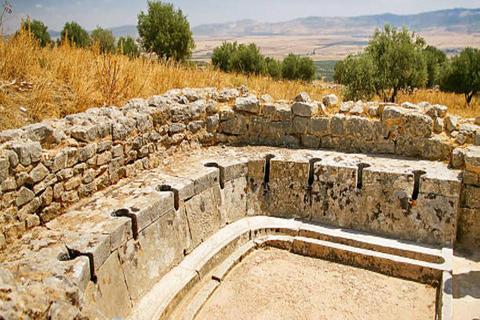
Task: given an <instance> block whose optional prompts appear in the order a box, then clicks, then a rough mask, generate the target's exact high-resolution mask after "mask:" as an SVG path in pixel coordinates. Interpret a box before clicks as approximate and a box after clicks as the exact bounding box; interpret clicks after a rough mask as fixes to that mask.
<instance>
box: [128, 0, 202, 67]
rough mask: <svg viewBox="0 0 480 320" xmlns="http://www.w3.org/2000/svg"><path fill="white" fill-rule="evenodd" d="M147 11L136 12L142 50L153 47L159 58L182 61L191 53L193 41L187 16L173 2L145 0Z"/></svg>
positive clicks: (193, 45)
mask: <svg viewBox="0 0 480 320" xmlns="http://www.w3.org/2000/svg"><path fill="white" fill-rule="evenodd" d="M147 3H148V12H147V13H144V12H143V11H141V12H140V14H139V15H138V27H137V28H138V33H139V34H140V37H141V38H142V45H143V47H144V49H145V50H147V51H149V50H152V51H153V52H155V53H156V54H157V55H158V56H159V58H163V59H175V60H176V61H185V60H186V59H188V58H189V57H190V56H191V54H192V49H193V48H194V47H195V43H194V41H193V38H192V31H191V30H190V24H189V23H188V20H187V18H186V17H185V16H184V15H183V13H182V10H180V9H178V10H174V8H173V4H171V3H163V2H156V1H147Z"/></svg>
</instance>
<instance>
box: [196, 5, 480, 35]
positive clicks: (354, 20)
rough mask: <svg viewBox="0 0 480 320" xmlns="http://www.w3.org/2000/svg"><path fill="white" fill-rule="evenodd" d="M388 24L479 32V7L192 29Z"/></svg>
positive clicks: (277, 31) (269, 31)
mask: <svg viewBox="0 0 480 320" xmlns="http://www.w3.org/2000/svg"><path fill="white" fill-rule="evenodd" d="M385 23H389V24H391V25H392V26H395V27H401V26H403V25H405V26H406V27H407V28H408V29H410V30H415V31H424V30H428V29H433V28H444V29H445V30H446V31H455V32H462V33H476V32H480V8H478V9H463V8H457V9H449V10H440V11H431V12H424V13H419V14H413V15H395V14H391V13H385V14H380V15H370V16H358V17H317V16H311V17H306V18H298V19H294V20H289V21H284V22H276V23H266V22H258V21H255V20H240V21H236V22H228V23H220V24H206V25H200V26H197V27H194V28H193V29H192V31H193V34H194V35H196V36H237V37H239V36H265V35H312V34H322V33H329V34H331V33H343V32H346V31H351V30H353V29H359V30H366V29H369V30H370V29H372V28H381V27H383V26H384V24H385Z"/></svg>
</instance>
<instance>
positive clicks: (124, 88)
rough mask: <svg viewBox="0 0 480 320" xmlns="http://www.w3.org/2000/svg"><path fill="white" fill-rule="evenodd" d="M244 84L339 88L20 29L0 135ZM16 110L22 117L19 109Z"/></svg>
mask: <svg viewBox="0 0 480 320" xmlns="http://www.w3.org/2000/svg"><path fill="white" fill-rule="evenodd" d="M243 84H245V85H247V86H248V88H249V89H250V90H251V91H252V92H253V93H255V94H257V95H262V94H266V93H268V94H270V95H271V96H273V97H274V98H275V99H288V100H291V99H293V98H294V97H295V95H296V94H298V93H299V92H302V91H305V92H307V93H308V94H309V95H310V96H311V97H312V99H315V100H321V99H322V97H323V96H324V95H326V94H329V93H332V92H333V93H336V94H339V92H338V90H334V89H325V88H323V87H322V86H318V85H313V84H305V83H302V82H299V81H274V80H272V79H271V78H269V77H261V76H249V77H247V76H244V75H235V74H227V73H223V72H220V71H217V70H214V69H212V68H206V69H205V68H203V69H200V68H197V67H191V66H184V65H177V64H173V63H168V62H158V61H157V60H152V59H147V58H134V59H131V58H129V57H127V56H123V55H119V54H114V55H102V54H100V53H99V49H98V47H93V48H88V49H81V48H75V47H71V46H69V45H63V46H60V47H54V48H41V47H39V45H38V44H37V42H36V41H35V40H34V39H33V38H32V37H31V35H29V34H28V32H27V31H22V32H21V33H20V35H19V36H17V37H15V38H10V39H9V40H8V41H7V40H6V39H4V38H0V130H5V129H10V128H16V127H20V126H23V125H25V124H29V123H34V122H39V121H42V120H44V119H48V118H60V117H64V116H66V115H68V114H72V113H77V112H81V111H84V110H86V109H88V108H91V107H100V106H103V105H117V106H121V105H123V104H124V103H125V102H127V101H128V100H129V99H131V98H134V97H144V98H145V97H148V96H151V95H155V94H162V93H164V92H165V91H167V90H169V89H173V88H185V87H216V88H218V89H221V88H229V87H230V88H232V87H239V86H241V85H243ZM400 100H401V101H407V100H408V101H411V102H419V101H424V100H427V101H430V102H431V103H440V104H445V105H448V106H449V107H450V111H452V112H454V113H457V114H459V115H462V116H464V117H472V116H474V115H475V114H478V113H479V112H478V102H476V104H475V105H474V107H472V108H465V102H464V99H463V96H460V95H453V94H445V93H436V92H433V93H432V92H428V91H420V92H418V93H415V94H414V95H413V96H400ZM23 108H25V109H26V111H21V109H23ZM331 111H332V112H333V111H334V110H331Z"/></svg>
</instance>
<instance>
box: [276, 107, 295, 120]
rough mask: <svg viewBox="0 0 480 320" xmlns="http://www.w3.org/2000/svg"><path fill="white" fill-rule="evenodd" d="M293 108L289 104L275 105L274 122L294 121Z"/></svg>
mask: <svg viewBox="0 0 480 320" xmlns="http://www.w3.org/2000/svg"><path fill="white" fill-rule="evenodd" d="M292 117H293V115H292V108H291V107H290V106H289V105H287V104H275V117H274V119H273V120H276V121H282V122H288V121H291V120H292Z"/></svg>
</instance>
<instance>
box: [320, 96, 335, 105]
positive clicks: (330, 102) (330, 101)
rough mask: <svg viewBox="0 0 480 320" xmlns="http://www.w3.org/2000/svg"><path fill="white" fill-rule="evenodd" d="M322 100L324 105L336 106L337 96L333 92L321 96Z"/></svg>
mask: <svg viewBox="0 0 480 320" xmlns="http://www.w3.org/2000/svg"><path fill="white" fill-rule="evenodd" d="M322 101H323V104H324V105H325V106H326V107H330V106H336V105H337V104H338V98H337V96H336V95H334V94H329V95H328V96H325V97H323V100H322Z"/></svg>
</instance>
